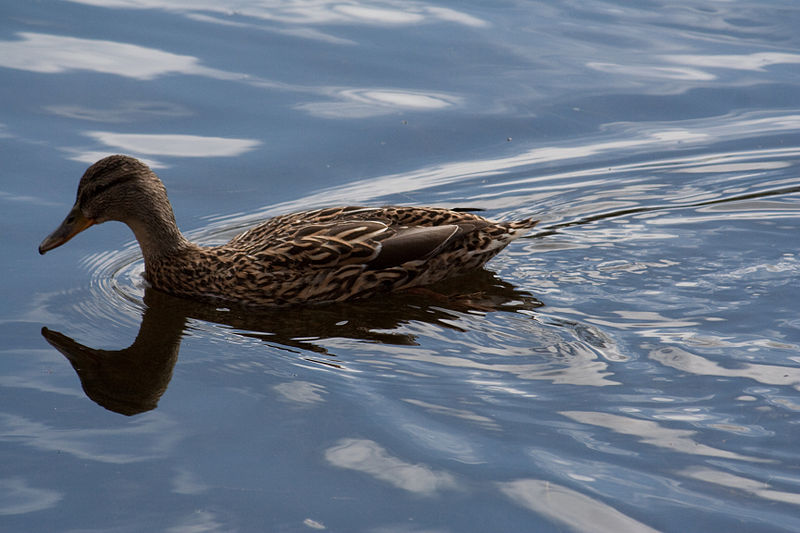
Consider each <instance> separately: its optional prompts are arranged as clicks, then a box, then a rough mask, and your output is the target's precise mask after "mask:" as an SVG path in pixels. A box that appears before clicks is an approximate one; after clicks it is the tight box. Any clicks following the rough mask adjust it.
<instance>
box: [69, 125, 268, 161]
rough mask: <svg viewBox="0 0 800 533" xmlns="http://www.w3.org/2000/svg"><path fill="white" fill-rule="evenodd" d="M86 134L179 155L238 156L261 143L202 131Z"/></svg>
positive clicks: (140, 150)
mask: <svg viewBox="0 0 800 533" xmlns="http://www.w3.org/2000/svg"><path fill="white" fill-rule="evenodd" d="M85 135H87V136H89V137H91V138H93V139H95V140H96V141H99V142H101V143H103V144H104V145H106V146H110V147H112V148H118V149H120V150H121V151H123V152H128V153H136V154H146V155H167V156H177V157H235V156H238V155H241V154H243V153H245V152H249V151H250V150H253V149H254V148H255V147H257V146H259V145H260V144H261V141H257V140H255V139H235V138H228V137H204V136H200V135H178V134H155V133H114V132H110V131H89V132H86V133H85Z"/></svg>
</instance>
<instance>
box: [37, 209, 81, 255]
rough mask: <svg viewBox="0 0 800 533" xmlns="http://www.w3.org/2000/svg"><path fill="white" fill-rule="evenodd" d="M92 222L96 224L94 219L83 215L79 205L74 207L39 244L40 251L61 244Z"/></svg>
mask: <svg viewBox="0 0 800 533" xmlns="http://www.w3.org/2000/svg"><path fill="white" fill-rule="evenodd" d="M92 224H94V220H92V219H90V218H86V217H85V216H83V213H81V210H80V209H78V206H75V207H73V208H72V211H70V212H69V214H68V215H67V218H65V219H64V222H62V223H61V225H60V226H59V227H58V228H57V229H56V230H55V231H54V232H53V233H51V234H50V235H48V236H47V237H46V238H45V239H44V240H43V241H42V244H40V245H39V253H40V254H44V253H45V252H47V251H49V250H52V249H53V248H57V247H59V246H61V245H62V244H64V243H65V242H67V241H68V240H70V239H71V238H73V237H74V236H75V235H77V234H78V233H80V232H82V231H83V230H85V229H86V228H88V227H89V226H91V225H92Z"/></svg>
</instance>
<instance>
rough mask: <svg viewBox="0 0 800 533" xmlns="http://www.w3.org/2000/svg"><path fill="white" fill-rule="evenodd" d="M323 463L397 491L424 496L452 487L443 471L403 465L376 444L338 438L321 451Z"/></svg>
mask: <svg viewBox="0 0 800 533" xmlns="http://www.w3.org/2000/svg"><path fill="white" fill-rule="evenodd" d="M325 460H327V461H328V462H329V463H330V464H332V465H333V466H337V467H339V468H346V469H348V470H355V471H357V472H362V473H364V474H369V475H370V476H372V477H374V478H375V479H377V480H378V481H383V482H384V483H388V484H390V485H393V486H394V487H397V488H398V489H402V490H405V491H408V492H414V493H417V494H422V495H426V496H428V495H432V494H435V493H436V492H438V491H439V490H442V489H454V488H455V487H456V481H455V479H454V478H453V476H452V475H450V474H448V473H447V472H440V471H436V470H433V469H432V468H431V467H429V466H425V465H421V464H412V463H407V462H405V461H403V460H402V459H399V458H397V457H394V456H392V455H389V452H387V451H386V450H385V449H384V448H383V447H382V446H381V445H380V444H378V443H377V442H375V441H372V440H367V439H342V440H340V441H339V443H338V444H336V445H335V446H333V447H331V448H328V449H327V450H325Z"/></svg>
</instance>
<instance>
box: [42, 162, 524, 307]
mask: <svg viewBox="0 0 800 533" xmlns="http://www.w3.org/2000/svg"><path fill="white" fill-rule="evenodd" d="M107 220H119V221H120V222H124V223H125V224H127V225H128V226H129V227H130V228H131V229H132V230H133V233H134V235H135V236H136V240H137V241H139V246H140V247H141V249H142V255H144V277H145V279H146V280H147V281H148V282H149V283H150V284H151V285H152V286H153V287H155V288H156V289H159V290H162V291H164V292H167V293H171V294H174V295H177V296H183V297H189V298H200V299H204V300H211V301H217V302H220V301H221V302H227V303H231V304H240V305H250V306H261V307H269V306H279V305H287V304H297V303H311V302H338V301H342V300H348V299H351V298H363V297H367V296H371V295H373V294H376V293H379V292H386V291H391V290H400V289H407V288H410V287H416V286H420V285H427V284H429V283H434V282H436V281H439V280H442V279H444V278H447V277H450V276H453V275H456V274H460V273H463V272H465V271H467V270H471V269H476V268H479V267H481V266H482V265H483V264H484V263H486V262H487V261H488V260H489V259H491V258H492V257H494V256H495V255H496V254H497V253H498V252H500V250H502V249H503V248H504V247H505V246H506V245H507V244H508V243H509V242H511V241H512V240H513V239H515V238H517V237H520V236H521V235H522V234H523V233H524V230H527V229H529V228H532V227H533V226H534V225H535V224H536V222H537V221H533V220H530V219H527V220H520V221H515V222H492V221H489V220H486V219H485V218H482V217H479V216H477V215H472V214H469V213H461V212H456V211H451V210H448V209H440V208H428V207H334V208H329V209H317V210H314V211H303V212H300V213H292V214H288V215H281V216H277V217H275V218H273V219H271V220H268V221H266V222H264V223H262V224H260V225H258V226H255V227H254V228H252V229H250V230H248V231H246V232H244V233H242V234H240V235H238V236H236V237H234V238H233V239H232V240H231V241H230V242H228V243H227V244H224V245H222V246H214V247H200V246H197V245H195V244H193V243H191V242H189V241H188V240H186V238H185V237H184V236H183V235H182V234H181V232H180V230H178V226H177V225H176V224H175V215H173V213H172V206H171V205H170V203H169V200H168V199H167V191H166V189H165V187H164V184H163V183H162V182H161V180H160V179H159V178H158V176H156V175H155V173H154V172H153V171H152V170H150V168H149V167H148V166H147V165H145V164H144V163H142V162H141V161H139V160H137V159H134V158H132V157H128V156H124V155H112V156H110V157H106V158H104V159H101V160H100V161H98V162H97V163H95V164H93V165H92V166H90V167H89V168H88V170H86V173H85V174H84V175H83V177H82V178H81V181H80V184H79V185H78V195H77V199H76V201H75V205H74V206H73V208H72V210H71V211H70V212H69V214H68V215H67V218H66V219H64V222H63V223H62V224H61V226H59V228H58V229H56V230H55V231H54V232H53V233H52V234H51V235H50V236H48V237H47V238H46V239H45V240H44V241H42V244H41V245H39V253H40V254H44V253H45V252H47V251H48V250H52V249H53V248H56V247H57V246H61V245H62V244H64V243H65V242H67V241H68V240H70V239H71V238H72V237H74V236H75V235H77V234H78V233H80V232H81V231H83V230H85V229H86V228H88V227H89V226H91V225H93V224H101V223H103V222H106V221H107Z"/></svg>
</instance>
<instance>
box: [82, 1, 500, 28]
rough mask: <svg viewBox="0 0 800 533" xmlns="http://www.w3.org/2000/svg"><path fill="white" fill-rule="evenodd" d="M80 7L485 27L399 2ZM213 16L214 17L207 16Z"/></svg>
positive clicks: (288, 20) (443, 10)
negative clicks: (445, 23)
mask: <svg viewBox="0 0 800 533" xmlns="http://www.w3.org/2000/svg"><path fill="white" fill-rule="evenodd" d="M70 1H72V2H75V3H79V4H86V5H92V6H98V7H107V8H120V9H163V10H166V11H176V12H179V13H185V14H187V15H190V16H191V15H195V14H202V15H205V17H206V20H209V21H211V20H214V18H215V17H222V18H219V19H218V20H219V22H220V23H225V22H227V20H228V19H230V18H233V17H250V18H254V19H259V20H262V21H268V22H280V23H283V24H314V25H322V24H363V25H378V26H399V25H411V24H419V23H422V22H434V21H440V22H451V23H454V24H461V25H464V26H471V27H481V26H486V25H488V23H487V22H486V21H484V20H481V19H479V18H477V17H474V16H472V15H469V14H467V13H463V12H461V11H458V10H455V9H451V8H447V7H437V6H432V5H428V4H426V3H423V2H414V1H409V2H400V1H391V0H384V1H372V2H369V4H367V3H365V2H354V1H352V0H350V1H345V2H342V1H325V0H288V1H278V0H261V1H255V2H247V3H243V2H238V3H237V4H236V5H235V6H234V7H231V6H229V5H228V4H225V3H220V2H215V1H212V0H70ZM209 13H212V14H213V15H214V16H210V15H209Z"/></svg>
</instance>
